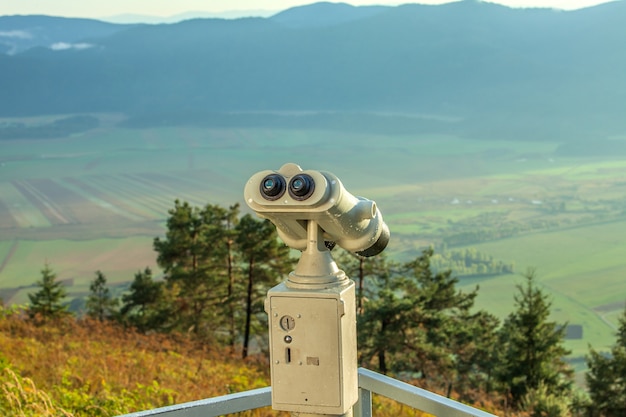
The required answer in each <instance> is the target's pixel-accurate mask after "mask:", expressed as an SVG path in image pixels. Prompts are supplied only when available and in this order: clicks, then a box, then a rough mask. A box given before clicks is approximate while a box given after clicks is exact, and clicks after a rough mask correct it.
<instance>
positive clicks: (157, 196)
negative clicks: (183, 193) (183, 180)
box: [124, 174, 178, 209]
mask: <svg viewBox="0 0 626 417" xmlns="http://www.w3.org/2000/svg"><path fill="white" fill-rule="evenodd" d="M124 179H125V182H126V183H129V184H131V185H132V186H133V188H134V189H138V190H142V191H143V192H144V193H145V194H146V195H149V196H152V197H153V200H154V201H155V202H156V203H157V204H161V205H162V206H163V208H166V209H170V208H171V203H172V202H173V201H174V200H175V199H176V198H177V197H178V196H177V195H169V194H168V195H164V194H163V192H162V190H159V189H158V187H154V185H153V184H146V183H145V182H142V181H138V180H137V179H136V178H134V177H133V176H132V175H130V174H126V175H124Z"/></svg>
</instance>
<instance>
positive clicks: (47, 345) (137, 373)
mask: <svg viewBox="0 0 626 417" xmlns="http://www.w3.org/2000/svg"><path fill="white" fill-rule="evenodd" d="M268 373H269V364H268V363H267V360H266V359H265V357H264V356H262V355H260V356H254V357H251V358H249V359H248V360H246V361H243V360H241V359H238V358H235V357H234V356H233V355H232V354H230V353H229V351H228V350H227V349H224V348H220V347H217V346H213V345H206V344H200V343H197V342H194V341H192V340H191V339H190V338H189V337H188V336H186V335H180V334H172V335H162V334H151V335H143V334H139V333H138V332H136V331H134V330H132V329H129V328H124V327H121V326H119V325H116V324H114V323H111V322H100V321H97V320H96V321H93V320H89V319H83V320H76V319H74V318H68V319H65V320H61V321H56V322H48V323H46V324H45V325H37V324H36V323H34V322H32V321H29V320H27V319H25V317H24V316H23V315H22V314H21V313H20V311H19V309H17V310H16V309H10V310H9V309H2V308H0V413H1V414H2V416H4V417H92V416H94V417H95V416H98V417H99V416H102V417H113V416H116V415H119V414H124V413H129V412H134V411H142V410H149V409H153V408H156V407H163V406H167V405H172V404H179V403H182V402H187V401H195V400H199V399H204V398H210V397H215V396H220V395H225V394H230V393H234V392H240V391H245V390H250V389H254V388H260V387H266V386H269V385H270V382H269V374H268ZM485 401H486V403H487V404H491V400H489V399H487V398H486V399H485ZM373 406H374V407H375V412H376V415H377V416H382V417H399V416H413V417H421V416H423V417H427V414H424V413H420V412H419V411H415V410H411V409H409V408H407V407H406V406H404V407H403V406H401V405H399V404H396V403H394V402H393V401H391V400H387V399H385V398H383V397H378V396H374V405H373ZM238 415H240V416H244V417H245V416H248V417H270V416H274V417H276V416H288V415H289V413H285V412H278V411H273V410H271V408H270V407H266V408H262V409H258V410H255V411H248V412H243V413H239V414H238Z"/></svg>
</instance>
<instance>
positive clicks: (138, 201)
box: [91, 176, 166, 218]
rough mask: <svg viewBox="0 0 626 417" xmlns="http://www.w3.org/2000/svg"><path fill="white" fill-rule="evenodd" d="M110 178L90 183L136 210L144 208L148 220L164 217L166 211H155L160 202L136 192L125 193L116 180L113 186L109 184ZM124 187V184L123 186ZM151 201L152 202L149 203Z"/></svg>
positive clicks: (98, 179)
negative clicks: (128, 203) (129, 203)
mask: <svg viewBox="0 0 626 417" xmlns="http://www.w3.org/2000/svg"><path fill="white" fill-rule="evenodd" d="M110 180H111V178H110V177H108V176H107V177H105V176H98V177H92V179H91V182H92V183H93V184H96V185H97V186H98V187H99V188H101V189H103V190H104V191H105V192H108V193H111V194H112V195H115V196H119V197H120V199H123V200H124V201H128V202H132V203H134V205H135V206H136V207H137V209H140V208H144V209H145V210H146V211H145V212H144V216H145V217H149V218H161V217H163V216H164V213H165V212H166V211H162V210H158V209H155V205H157V204H158V205H160V202H158V203H157V202H156V201H155V200H153V199H152V198H151V196H149V195H141V194H140V193H138V192H136V191H132V192H131V191H127V190H125V189H123V188H121V187H120V183H122V181H120V180H117V181H116V182H115V183H114V184H111V183H110ZM124 185H126V184H124ZM151 201H154V202H153V203H151Z"/></svg>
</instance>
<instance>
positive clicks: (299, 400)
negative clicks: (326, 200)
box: [265, 220, 358, 417]
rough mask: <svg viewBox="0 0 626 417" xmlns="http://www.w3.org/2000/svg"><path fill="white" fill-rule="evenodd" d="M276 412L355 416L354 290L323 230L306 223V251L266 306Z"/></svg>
mask: <svg viewBox="0 0 626 417" xmlns="http://www.w3.org/2000/svg"><path fill="white" fill-rule="evenodd" d="M265 311H266V312H267V313H268V316H269V334H270V360H271V374H272V407H273V408H274V409H275V410H283V411H290V412H291V413H292V416H293V417H314V416H317V417H319V416H329V417H330V416H335V417H337V416H343V417H351V416H352V406H353V405H354V404H355V403H356V401H357V400H358V371H357V350H356V295H355V284H354V282H353V281H352V280H350V279H349V278H348V277H346V275H345V273H344V272H343V271H342V270H340V269H339V268H338V267H337V264H336V263H335V261H334V260H333V258H332V256H331V254H330V251H329V250H328V249H327V248H326V246H325V244H324V238H323V230H322V229H321V227H320V226H319V225H318V224H317V222H315V221H313V220H309V221H307V247H306V249H305V250H304V251H303V252H302V255H301V257H300V260H299V261H298V265H297V266H296V268H295V270H294V271H293V272H291V273H290V274H289V278H288V279H287V281H286V282H283V283H281V284H279V285H277V286H276V287H274V288H272V289H271V290H270V291H269V292H268V294H267V299H266V300H265Z"/></svg>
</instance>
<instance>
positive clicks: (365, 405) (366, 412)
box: [354, 388, 372, 417]
mask: <svg viewBox="0 0 626 417" xmlns="http://www.w3.org/2000/svg"><path fill="white" fill-rule="evenodd" d="M354 417H372V392H371V391H370V390H368V389H365V388H359V400H358V401H357V402H356V404H355V405H354Z"/></svg>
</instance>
